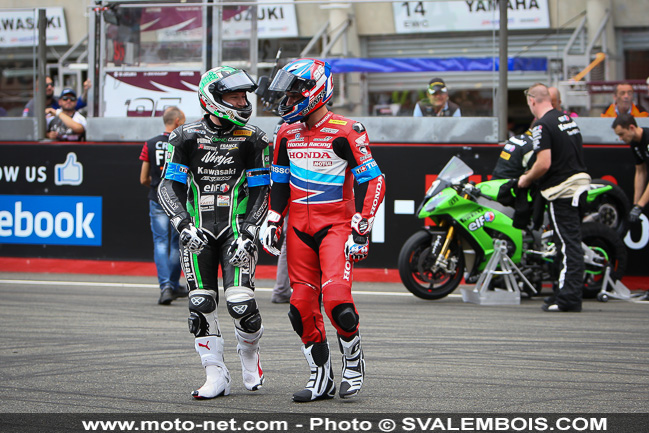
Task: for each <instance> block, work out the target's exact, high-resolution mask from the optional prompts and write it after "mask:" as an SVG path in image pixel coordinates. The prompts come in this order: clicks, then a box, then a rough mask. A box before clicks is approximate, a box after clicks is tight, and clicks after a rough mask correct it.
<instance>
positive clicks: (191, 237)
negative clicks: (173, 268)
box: [180, 223, 207, 254]
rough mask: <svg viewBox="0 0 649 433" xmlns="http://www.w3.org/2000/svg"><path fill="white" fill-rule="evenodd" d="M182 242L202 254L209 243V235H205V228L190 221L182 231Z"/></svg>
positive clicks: (186, 246)
mask: <svg viewBox="0 0 649 433" xmlns="http://www.w3.org/2000/svg"><path fill="white" fill-rule="evenodd" d="M180 243H181V244H183V245H184V246H185V248H187V249H188V250H189V251H190V252H192V253H194V254H200V252H201V251H203V248H205V245H207V236H205V233H203V230H201V229H199V228H197V227H196V226H194V224H191V223H190V224H188V225H186V226H185V228H184V229H182V231H181V232H180Z"/></svg>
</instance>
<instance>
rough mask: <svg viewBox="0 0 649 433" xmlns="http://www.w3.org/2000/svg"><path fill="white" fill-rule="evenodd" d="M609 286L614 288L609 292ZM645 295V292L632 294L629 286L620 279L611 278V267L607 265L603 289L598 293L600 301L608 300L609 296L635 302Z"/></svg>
mask: <svg viewBox="0 0 649 433" xmlns="http://www.w3.org/2000/svg"><path fill="white" fill-rule="evenodd" d="M609 286H610V287H611V288H612V290H611V291H610V292H609V291H608V289H609ZM642 296H644V293H640V294H632V293H631V291H630V290H629V288H628V287H627V286H625V285H624V284H623V283H622V281H620V280H617V281H616V280H613V278H611V268H609V267H608V266H607V267H606V271H604V281H602V290H600V291H599V293H598V294H597V300H598V301H600V302H607V301H608V300H609V298H613V299H621V300H623V301H629V302H634V301H635V300H636V299H637V298H641V297H642Z"/></svg>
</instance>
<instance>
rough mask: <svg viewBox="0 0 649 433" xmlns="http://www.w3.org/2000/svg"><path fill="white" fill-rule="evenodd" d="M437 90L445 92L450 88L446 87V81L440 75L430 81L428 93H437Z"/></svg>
mask: <svg viewBox="0 0 649 433" xmlns="http://www.w3.org/2000/svg"><path fill="white" fill-rule="evenodd" d="M437 92H444V93H446V92H448V89H447V88H446V83H445V82H444V80H442V79H441V78H438V77H436V78H433V79H432V80H430V81H429V82H428V93H430V94H431V95H432V94H433V93H437Z"/></svg>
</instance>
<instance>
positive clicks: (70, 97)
mask: <svg viewBox="0 0 649 433" xmlns="http://www.w3.org/2000/svg"><path fill="white" fill-rule="evenodd" d="M76 100H77V98H76V97H75V96H64V97H62V98H61V101H76Z"/></svg>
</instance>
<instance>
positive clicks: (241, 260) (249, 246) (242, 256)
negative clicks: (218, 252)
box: [228, 233, 257, 267]
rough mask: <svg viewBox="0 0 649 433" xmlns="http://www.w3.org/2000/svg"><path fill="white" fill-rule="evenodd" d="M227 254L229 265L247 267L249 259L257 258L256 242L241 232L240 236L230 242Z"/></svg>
mask: <svg viewBox="0 0 649 433" xmlns="http://www.w3.org/2000/svg"><path fill="white" fill-rule="evenodd" d="M228 255H229V256H230V264H231V265H233V266H238V267H247V266H249V265H250V262H251V261H256V260H257V244H255V240H254V239H253V238H251V237H250V236H248V235H247V234H246V233H241V236H239V237H238V238H237V239H235V240H234V241H232V243H231V244H230V248H229V249H228Z"/></svg>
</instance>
